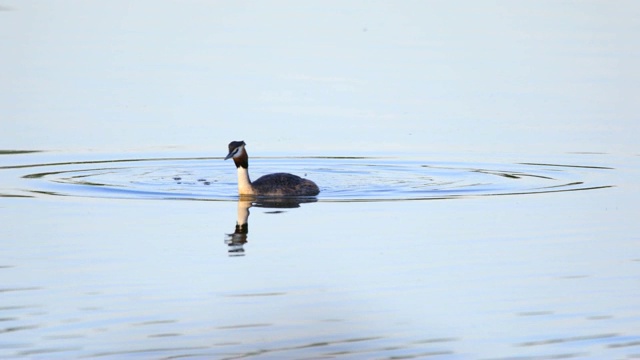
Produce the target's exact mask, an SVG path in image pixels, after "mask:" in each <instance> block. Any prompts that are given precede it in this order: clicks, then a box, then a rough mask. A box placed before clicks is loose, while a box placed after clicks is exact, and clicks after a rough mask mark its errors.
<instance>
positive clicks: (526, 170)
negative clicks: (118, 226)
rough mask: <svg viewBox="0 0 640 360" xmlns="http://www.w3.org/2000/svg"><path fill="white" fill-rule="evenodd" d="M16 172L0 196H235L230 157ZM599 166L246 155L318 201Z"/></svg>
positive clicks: (463, 192) (567, 179) (544, 186)
mask: <svg viewBox="0 0 640 360" xmlns="http://www.w3.org/2000/svg"><path fill="white" fill-rule="evenodd" d="M8 169H13V170H16V171H19V174H17V175H18V176H19V178H20V179H21V181H20V182H19V185H18V188H17V189H13V190H12V191H11V192H10V193H8V194H7V193H5V194H3V195H4V196H42V195H58V196H72V197H98V198H125V199H183V200H217V201H225V200H235V199H237V188H236V171H235V167H234V166H233V163H230V162H228V161H227V162H225V161H222V159H221V158H203V157H198V158H195V157H191V158H151V159H124V160H97V161H81V162H58V163H46V164H37V165H20V166H5V167H3V168H2V170H8ZM610 170H611V169H608V168H604V167H593V166H579V165H560V164H535V163H518V164H499V163H496V164H479V163H461V162H446V163H445V162H428V161H419V160H403V159H400V158H372V157H360V158H341V157H307V158H252V163H251V167H250V173H251V175H252V177H253V178H258V177H259V176H261V175H263V174H267V173H270V172H275V171H287V172H291V173H293V174H297V175H300V176H303V177H307V178H309V179H312V180H314V181H315V182H316V183H317V184H318V185H319V186H320V189H321V193H320V195H319V196H318V201H389V200H426V199H446V198H460V197H477V196H491V195H522V194H537V193H550V192H563V191H577V190H592V189H599V188H604V187H609V186H610V185H608V184H603V183H597V182H596V181H594V180H590V179H592V178H593V176H591V175H593V174H594V173H598V172H602V171H610Z"/></svg>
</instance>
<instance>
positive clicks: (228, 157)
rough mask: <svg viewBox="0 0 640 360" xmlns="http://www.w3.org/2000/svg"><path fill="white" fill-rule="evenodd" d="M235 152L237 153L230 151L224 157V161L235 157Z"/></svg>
mask: <svg viewBox="0 0 640 360" xmlns="http://www.w3.org/2000/svg"><path fill="white" fill-rule="evenodd" d="M236 152H237V151H230V152H229V153H228V154H227V157H225V158H224V159H225V160H229V159H231V158H232V157H233V155H235V154H236Z"/></svg>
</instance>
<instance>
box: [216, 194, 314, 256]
mask: <svg viewBox="0 0 640 360" xmlns="http://www.w3.org/2000/svg"><path fill="white" fill-rule="evenodd" d="M316 201H318V200H317V199H316V198H315V197H269V198H255V197H251V198H245V197H240V199H238V215H237V220H236V227H235V230H234V232H233V234H226V236H225V240H224V243H225V244H227V246H229V250H228V251H229V256H244V254H245V250H244V244H246V243H248V242H249V240H248V239H249V209H250V208H251V207H261V208H267V209H294V208H298V207H300V204H302V203H310V202H316ZM282 212H283V211H281V210H277V211H269V212H268V213H270V214H279V213H282Z"/></svg>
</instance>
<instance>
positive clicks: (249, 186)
mask: <svg viewBox="0 0 640 360" xmlns="http://www.w3.org/2000/svg"><path fill="white" fill-rule="evenodd" d="M246 145H247V144H245V142H244V141H232V142H230V143H229V154H228V155H227V156H226V157H225V158H224V159H225V160H228V159H231V158H233V162H234V163H235V164H236V168H237V169H238V194H239V195H255V196H316V195H318V193H320V189H319V188H318V185H316V183H314V182H313V181H311V180H307V179H303V178H301V177H300V176H296V175H292V174H288V173H275V174H269V175H264V176H262V177H260V178H259V179H257V180H256V181H253V182H252V181H251V180H250V179H249V156H248V155H247V149H246V148H245V146H246Z"/></svg>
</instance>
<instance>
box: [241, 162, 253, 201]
mask: <svg viewBox="0 0 640 360" xmlns="http://www.w3.org/2000/svg"><path fill="white" fill-rule="evenodd" d="M238 194H240V195H253V188H252V187H251V180H249V170H248V169H246V168H243V167H242V166H238Z"/></svg>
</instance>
